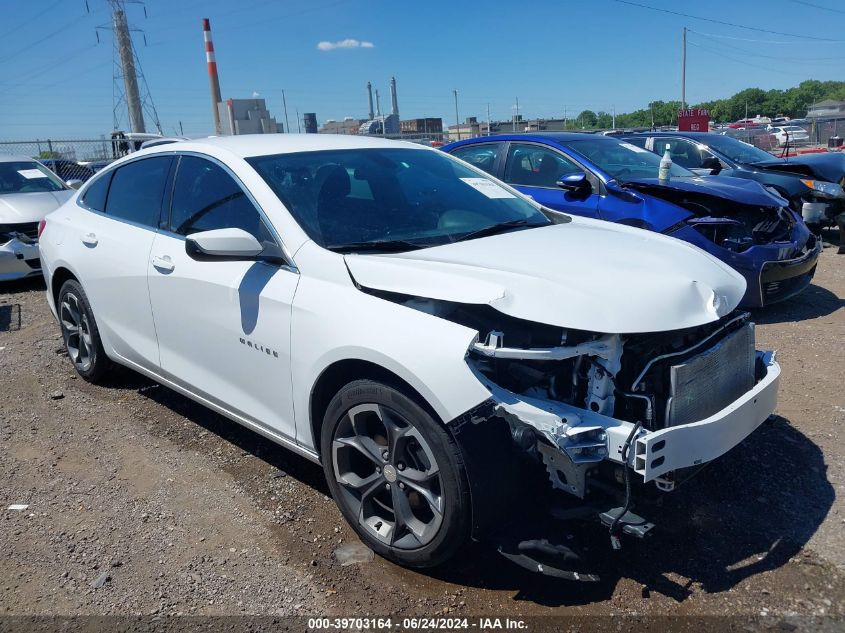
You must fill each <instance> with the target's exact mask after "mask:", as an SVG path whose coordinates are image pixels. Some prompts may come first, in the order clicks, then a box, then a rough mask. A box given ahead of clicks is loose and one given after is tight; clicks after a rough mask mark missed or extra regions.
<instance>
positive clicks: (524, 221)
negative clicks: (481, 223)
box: [455, 218, 551, 242]
mask: <svg viewBox="0 0 845 633" xmlns="http://www.w3.org/2000/svg"><path fill="white" fill-rule="evenodd" d="M549 224H551V222H532V221H531V220H529V219H528V218H521V219H519V220H508V221H507V222H498V223H497V224H491V225H490V226H485V227H484V228H483V229H478V230H477V231H470V232H469V233H467V234H466V235H461V236H460V237H459V238H458V239H456V240H455V241H456V242H463V241H465V240H472V239H475V238H477V237H486V236H488V235H496V234H497V233H504V232H506V231H507V230H508V229H513V228H518V227H520V226H525V227H534V226H547V225H549Z"/></svg>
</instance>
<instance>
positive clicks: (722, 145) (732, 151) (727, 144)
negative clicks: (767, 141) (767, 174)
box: [707, 136, 775, 164]
mask: <svg viewBox="0 0 845 633" xmlns="http://www.w3.org/2000/svg"><path fill="white" fill-rule="evenodd" d="M707 144H708V145H709V146H710V147H712V148H713V149H715V150H716V151H717V152H720V153H722V154H724V155H725V156H727V157H728V158H730V159H731V160H733V161H736V162H737V163H749V164H751V163H759V162H762V161H764V160H774V158H775V157H774V156H772V155H771V154H769V152H765V151H763V150H762V149H759V148H757V147H754V146H753V145H749V144H748V143H743V142H742V141H740V140H737V139H735V138H731V137H730V136H713V137H711V138H708V139H707Z"/></svg>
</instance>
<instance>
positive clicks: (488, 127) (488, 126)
mask: <svg viewBox="0 0 845 633" xmlns="http://www.w3.org/2000/svg"><path fill="white" fill-rule="evenodd" d="M487 136H490V104H489V103H488V104H487Z"/></svg>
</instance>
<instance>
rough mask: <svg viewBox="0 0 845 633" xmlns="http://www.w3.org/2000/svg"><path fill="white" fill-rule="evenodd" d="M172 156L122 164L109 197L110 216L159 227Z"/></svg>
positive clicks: (115, 174)
mask: <svg viewBox="0 0 845 633" xmlns="http://www.w3.org/2000/svg"><path fill="white" fill-rule="evenodd" d="M171 162H172V158H171V157H170V156H156V157H155V158H145V159H143V160H136V161H133V162H131V163H128V164H126V165H124V166H123V167H118V168H117V169H116V170H115V172H114V175H113V176H112V181H111V186H110V187H109V192H108V197H107V200H106V215H109V216H111V217H113V218H117V219H120V220H126V221H127V222H133V223H135V224H140V225H142V226H149V227H157V226H158V221H159V216H160V214H161V203H162V198H163V197H164V189H165V185H166V184H167V176H168V173H169V172H170V165H171Z"/></svg>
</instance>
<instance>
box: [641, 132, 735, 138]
mask: <svg viewBox="0 0 845 633" xmlns="http://www.w3.org/2000/svg"><path fill="white" fill-rule="evenodd" d="M626 136H686V137H689V138H700V139H707V138H717V137H718V138H722V137H724V136H725V135H724V134H714V133H713V132H637V133H636V134H628V135H626Z"/></svg>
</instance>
